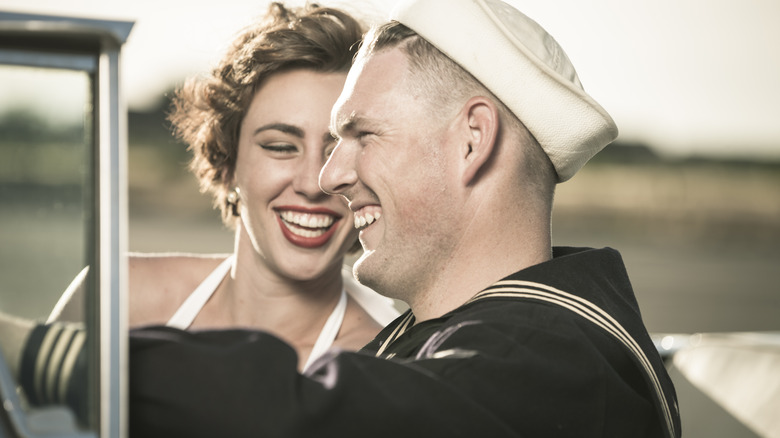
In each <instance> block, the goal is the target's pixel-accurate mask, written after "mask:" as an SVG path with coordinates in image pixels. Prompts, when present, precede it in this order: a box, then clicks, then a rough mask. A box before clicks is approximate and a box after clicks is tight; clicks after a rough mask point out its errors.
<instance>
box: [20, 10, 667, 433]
mask: <svg viewBox="0 0 780 438" xmlns="http://www.w3.org/2000/svg"><path fill="white" fill-rule="evenodd" d="M393 18H394V19H395V20H397V22H391V23H390V24H388V25H385V26H382V27H380V28H379V29H378V30H376V31H374V32H372V33H371V34H370V35H368V36H367V41H366V42H365V43H364V46H363V47H362V48H361V51H360V53H359V55H358V57H357V59H356V62H355V65H354V67H353V69H352V70H351V71H350V74H349V77H348V79H347V85H346V87H345V89H344V91H343V93H342V95H341V97H340V99H339V101H338V102H337V104H336V106H335V108H334V110H333V117H332V129H333V131H334V134H335V135H336V136H337V137H338V138H339V143H338V146H337V147H336V148H335V150H334V151H333V153H332V155H331V157H330V159H329V161H328V163H327V164H326V166H325V167H324V168H323V170H322V173H321V175H320V185H321V186H322V188H323V189H324V190H325V191H327V192H330V193H337V194H341V195H343V196H344V197H346V198H347V199H348V201H349V205H350V208H351V209H352V210H353V211H354V212H355V218H356V223H357V224H358V226H359V227H360V229H361V231H360V239H361V243H362V244H363V246H364V248H365V250H366V251H365V254H364V255H363V256H362V257H361V259H360V260H359V261H358V262H357V263H356V265H355V275H356V276H357V278H358V279H359V280H360V281H361V282H363V283H364V284H366V285H368V286H371V287H373V288H375V289H377V290H378V291H380V292H382V293H384V294H386V295H388V296H391V297H394V298H399V299H402V300H405V301H406V302H408V303H409V305H410V311H409V312H407V313H406V314H404V315H402V316H401V317H400V318H399V319H398V320H396V321H395V322H393V323H392V324H391V325H390V326H388V327H387V328H385V330H383V331H382V333H380V335H379V336H378V337H377V338H376V339H375V340H374V341H373V342H372V343H370V344H369V345H368V346H366V348H364V349H363V351H362V352H360V353H341V354H338V353H334V354H332V355H331V356H329V357H327V358H324V359H321V360H320V362H319V365H318V366H317V365H315V367H313V368H315V370H314V371H313V372H311V373H310V375H308V376H301V375H299V374H298V373H297V372H296V371H295V363H296V358H295V354H294V352H293V350H292V349H291V348H290V347H289V346H287V345H286V344H284V343H283V342H281V341H280V340H278V339H276V338H274V337H272V336H270V335H267V334H263V333H258V332H251V331H240V330H235V331H222V332H201V333H188V332H181V331H178V330H174V329H165V328H148V329H142V330H135V331H133V332H132V334H131V338H130V348H131V352H130V355H131V356H130V397H131V399H130V403H131V408H130V423H131V434H132V435H135V436H155V435H159V436H216V435H219V436H245V435H246V436H358V435H359V436H379V437H383V436H388V437H390V436H393V437H397V436H408V435H411V436H425V437H429V436H486V437H499V436H544V437H552V436H577V437H587V436H593V437H596V436H599V437H602V436H653V437H656V436H657V437H661V436H668V437H672V436H674V437H676V436H680V423H679V414H678V412H677V408H676V401H675V394H674V389H673V386H672V384H671V381H670V379H669V377H668V375H667V374H666V372H665V369H664V367H663V364H662V362H661V360H660V358H659V357H658V355H657V353H656V352H655V349H654V347H653V344H652V342H651V341H650V339H649V336H648V334H647V332H646V330H645V328H644V326H643V323H642V320H641V317H640V314H639V309H638V307H637V303H636V300H635V298H634V296H633V292H632V291H631V286H630V283H629V281H628V278H627V275H626V272H625V269H624V268H623V265H622V262H621V260H620V257H619V255H618V254H617V252H615V251H614V250H609V249H603V250H591V249H573V248H552V247H551V237H550V236H551V232H550V217H551V209H552V198H553V192H554V188H555V185H556V183H559V182H563V181H565V180H567V179H569V178H570V177H571V176H572V175H573V174H574V173H575V172H576V171H577V170H578V169H579V168H580V167H581V166H582V165H583V164H584V163H585V162H586V161H587V160H588V159H589V158H590V157H591V156H592V155H593V154H595V153H596V152H597V151H598V150H600V149H601V148H603V147H604V146H605V145H606V144H608V143H609V142H610V141H612V140H613V139H614V138H615V136H616V134H617V131H616V128H615V126H614V123H613V122H612V120H611V118H610V117H609V115H608V114H607V113H606V112H605V111H604V110H603V109H602V108H601V107H600V106H599V105H598V104H597V103H596V102H594V101H593V100H592V99H591V98H590V97H588V95H587V94H585V92H584V91H582V87H581V85H580V84H579V81H578V79H577V76H576V73H575V72H574V69H573V67H572V66H571V64H570V62H569V60H568V59H567V58H566V55H565V54H564V53H563V52H562V50H561V49H560V47H558V45H557V43H555V41H554V40H553V39H552V37H550V36H549V35H548V34H547V33H546V32H545V31H544V30H543V29H541V28H540V27H539V26H538V25H537V24H536V23H534V22H533V21H531V20H530V19H528V18H527V17H525V16H524V15H522V14H521V13H519V12H518V11H516V10H515V9H513V8H511V7H509V6H508V5H506V4H504V3H501V2H499V1H496V0H457V1H453V0H416V1H415V0H413V1H409V2H404V3H403V4H401V5H399V7H398V8H397V9H396V10H395V12H394V15H393ZM56 330H59V329H58V327H57V326H54V327H38V328H36V329H35V331H34V332H33V335H32V336H31V341H30V342H28V347H27V351H26V359H25V362H24V363H26V364H28V365H30V366H32V364H34V363H35V360H36V358H38V359H37V360H38V361H41V359H40V358H41V357H44V356H46V355H47V351H46V349H45V348H40V345H41V344H42V343H43V341H42V339H44V338H45V337H46V336H49V337H50V338H51V337H53V336H52V333H53V332H54V331H56ZM51 350H52V351H53V350H54V348H52V349H51ZM388 359H389V360H388ZM44 362H45V361H44ZM23 368H24V367H23Z"/></svg>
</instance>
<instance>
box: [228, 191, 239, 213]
mask: <svg viewBox="0 0 780 438" xmlns="http://www.w3.org/2000/svg"><path fill="white" fill-rule="evenodd" d="M240 195H241V190H240V189H239V188H238V187H233V189H232V190H231V191H229V192H228V194H227V205H229V206H230V209H231V212H232V213H233V216H238V200H239V196H240Z"/></svg>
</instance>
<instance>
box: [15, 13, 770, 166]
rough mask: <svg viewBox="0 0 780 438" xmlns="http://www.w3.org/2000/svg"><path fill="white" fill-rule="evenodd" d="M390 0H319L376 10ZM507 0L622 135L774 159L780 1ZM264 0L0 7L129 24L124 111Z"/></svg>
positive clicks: (216, 43) (158, 92)
mask: <svg viewBox="0 0 780 438" xmlns="http://www.w3.org/2000/svg"><path fill="white" fill-rule="evenodd" d="M395 1H396V0H353V1H347V0H322V1H320V3H321V4H326V5H335V6H341V7H344V8H345V9H348V10H350V11H352V12H354V13H363V14H364V15H368V16H371V17H381V16H383V15H384V14H385V13H386V11H388V10H389V9H390V8H391V7H392V5H393V4H394V3H395ZM507 2H508V3H511V4H513V5H515V6H516V7H518V9H520V10H521V11H523V12H524V13H525V14H526V15H528V16H530V17H531V18H533V19H534V20H536V21H537V22H538V23H539V24H541V25H542V26H543V27H544V28H546V29H547V30H548V31H549V32H550V33H551V34H552V35H553V36H554V37H555V39H556V40H557V41H558V42H559V43H560V45H561V46H562V47H563V48H564V50H565V51H566V52H567V54H568V55H569V58H570V59H571V60H572V62H573V64H574V66H575V68H576V69H577V72H578V74H579V77H580V79H581V81H582V83H583V85H584V86H585V90H586V91H587V92H588V93H589V94H591V96H593V97H594V98H595V99H596V100H597V101H598V102H599V103H600V104H601V105H602V106H604V107H605V108H606V109H607V111H608V112H609V113H610V114H611V115H612V116H613V118H614V119H615V121H616V122H617V124H618V127H619V128H620V137H619V138H620V139H621V140H623V141H627V142H643V143H646V144H648V145H650V146H652V147H653V148H655V149H656V150H657V151H659V152H660V153H662V154H667V155H672V156H686V155H707V156H730V157H737V158H744V157H758V158H760V159H761V158H766V159H772V160H780V120H778V119H780V50H779V49H778V43H780V26H778V25H777V22H778V20H780V2H778V1H776V0H655V1H653V2H649V1H637V0H590V1H587V2H584V1H582V0H508V1H507ZM267 3H268V2H267V1H265V0H255V1H248V0H220V1H216V2H215V1H210V2H209V1H201V0H124V1H119V0H69V1H68V2H63V1H61V0H0V10H8V11H16V12H38V13H47V14H65V15H85V16H88V17H92V18H108V19H120V20H133V21H135V25H134V27H133V30H132V32H131V34H130V37H129V38H128V41H127V43H126V45H125V47H124V49H123V65H122V81H123V86H124V88H123V91H124V95H125V97H126V100H127V102H128V104H129V106H130V108H131V109H135V110H142V109H144V108H148V107H150V106H152V105H154V104H155V103H157V102H158V101H159V99H160V97H161V96H162V94H163V93H164V92H165V91H166V90H169V89H171V88H172V87H174V86H175V85H176V84H180V83H181V82H182V81H183V79H184V78H185V77H187V76H190V75H195V74H199V73H202V72H204V71H207V70H208V69H209V68H210V67H211V66H212V65H213V64H214V63H215V62H216V61H217V59H218V58H219V57H220V56H221V54H222V52H223V50H224V48H225V47H226V45H227V44H228V43H229V42H230V40H231V39H232V37H233V36H234V35H235V34H236V32H238V30H240V28H241V27H243V26H244V25H246V24H248V23H249V22H250V21H251V20H253V19H255V18H257V17H258V16H260V15H261V14H262V12H263V11H264V9H265V5H266V4H267ZM288 3H291V4H301V3H302V1H296V0H293V1H291V2H288ZM366 11H370V13H369V14H365V12H366ZM2 82H4V83H6V84H7V83H8V82H9V81H2ZM61 88H62V87H61ZM65 88H67V87H65ZM60 93H62V94H67V93H66V90H62V89H57V90H51V91H50V92H49V93H47V99H56V98H57V95H58V94H60ZM4 95H5V97H3V96H4ZM12 95H13V87H11V86H9V85H5V86H3V85H2V84H1V83H0V102H2V101H3V100H6V101H8V100H10V99H11V96H12Z"/></svg>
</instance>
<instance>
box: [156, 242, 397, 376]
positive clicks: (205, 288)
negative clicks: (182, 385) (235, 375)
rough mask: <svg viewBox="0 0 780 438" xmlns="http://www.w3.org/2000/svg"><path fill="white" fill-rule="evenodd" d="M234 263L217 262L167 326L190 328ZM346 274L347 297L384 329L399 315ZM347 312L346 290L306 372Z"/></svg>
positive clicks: (229, 259)
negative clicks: (348, 292)
mask: <svg viewBox="0 0 780 438" xmlns="http://www.w3.org/2000/svg"><path fill="white" fill-rule="evenodd" d="M234 260H235V255H230V256H229V257H227V258H226V259H225V260H224V261H223V262H222V263H220V264H219V266H217V268H216V269H214V271H212V272H211V274H209V276H208V277H206V279H205V280H203V282H202V283H201V284H200V285H198V287H197V288H195V290H194V291H193V292H192V293H191V294H190V296H189V297H187V299H186V300H184V302H183V303H182V305H181V306H180V307H179V309H178V310H176V312H175V313H174V314H173V316H172V317H171V319H170V320H168V323H167V324H166V325H167V326H168V327H175V328H178V329H181V330H186V329H187V328H189V326H190V325H191V324H192V321H194V320H195V317H196V316H198V313H200V311H201V310H202V309H203V306H204V305H206V302H207V301H208V300H209V298H211V296H212V295H213V294H214V291H216V290H217V286H219V284H220V283H221V282H222V280H223V279H224V278H225V276H226V275H227V274H228V272H230V268H231V267H232V266H233V261H234ZM347 273H348V271H347V270H346V269H345V270H344V271H342V277H345V278H344V281H345V284H349V285H350V296H352V298H354V299H355V301H357V303H358V304H359V305H360V306H361V307H363V308H364V309H365V310H366V312H368V314H369V315H371V317H372V318H374V319H375V320H376V321H377V322H379V323H380V324H382V325H383V326H384V325H387V324H389V323H390V321H392V320H393V319H395V317H397V316H398V314H399V312H398V311H397V310H396V309H395V308H394V307H393V304H392V303H393V301H392V300H390V299H389V298H385V297H382V296H380V295H378V294H377V293H376V292H374V291H371V290H370V289H368V288H366V287H363V286H360V285H358V287H355V285H357V283H356V282H355V281H354V280H353V279H352V275H348V276H347V275H346V274H347ZM353 291H354V292H353ZM346 310H347V293H346V290H345V289H342V290H341V297H340V298H339V302H338V304H336V307H335V308H334V309H333V312H332V313H331V314H330V316H329V317H328V320H327V321H325V325H324V326H323V327H322V331H320V335H319V336H318V337H317V341H316V342H315V343H314V347H313V348H312V350H311V353H310V354H309V358H308V359H307V360H306V364H305V365H304V366H303V370H304V371H306V369H307V368H309V366H310V365H311V364H312V363H313V362H314V361H315V360H317V358H319V357H320V356H322V355H323V354H324V353H325V352H326V351H328V350H329V349H330V347H331V346H332V345H333V341H334V340H335V339H336V335H337V334H338V332H339V329H340V328H341V324H342V322H344V314H345V313H346Z"/></svg>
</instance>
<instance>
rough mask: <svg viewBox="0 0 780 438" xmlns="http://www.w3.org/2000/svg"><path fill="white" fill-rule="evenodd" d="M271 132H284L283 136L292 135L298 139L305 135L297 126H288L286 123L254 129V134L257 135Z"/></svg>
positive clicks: (271, 124) (270, 124)
mask: <svg viewBox="0 0 780 438" xmlns="http://www.w3.org/2000/svg"><path fill="white" fill-rule="evenodd" d="M271 130H273V131H280V132H284V133H285V134H290V135H294V136H296V137H298V138H303V137H304V135H305V133H304V132H303V129H301V128H299V127H298V126H294V125H290V124H287V123H269V124H267V125H263V126H260V127H259V128H257V129H255V132H254V134H255V135H257V134H259V133H261V132H263V131H271Z"/></svg>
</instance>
